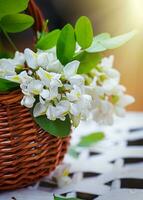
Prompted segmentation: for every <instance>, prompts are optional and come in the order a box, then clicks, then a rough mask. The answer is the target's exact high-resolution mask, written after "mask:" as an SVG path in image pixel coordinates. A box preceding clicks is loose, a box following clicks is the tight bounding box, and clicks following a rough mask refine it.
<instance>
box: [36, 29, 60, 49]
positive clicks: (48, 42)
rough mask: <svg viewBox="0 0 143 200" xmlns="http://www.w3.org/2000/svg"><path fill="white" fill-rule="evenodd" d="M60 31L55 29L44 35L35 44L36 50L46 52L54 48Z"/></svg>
mask: <svg viewBox="0 0 143 200" xmlns="http://www.w3.org/2000/svg"><path fill="white" fill-rule="evenodd" d="M60 32H61V31H60V30H59V29H56V30H54V31H51V32H49V33H44V34H43V35H42V36H41V37H40V39H39V40H38V42H37V44H36V48H38V49H42V50H47V49H51V48H52V47H54V46H56V44H57V40H58V37H59V35H60Z"/></svg>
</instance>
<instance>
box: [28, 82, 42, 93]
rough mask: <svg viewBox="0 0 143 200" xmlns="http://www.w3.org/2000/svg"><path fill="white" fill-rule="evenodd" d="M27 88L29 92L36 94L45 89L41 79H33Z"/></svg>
mask: <svg viewBox="0 0 143 200" xmlns="http://www.w3.org/2000/svg"><path fill="white" fill-rule="evenodd" d="M27 90H28V92H29V93H32V94H34V95H39V94H40V93H41V92H42V90H43V84H42V82H41V81H40V80H32V81H31V82H30V83H29V84H28V86H27Z"/></svg>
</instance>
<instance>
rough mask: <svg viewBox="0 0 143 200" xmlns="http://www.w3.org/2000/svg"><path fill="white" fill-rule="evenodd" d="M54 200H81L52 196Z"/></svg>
mask: <svg viewBox="0 0 143 200" xmlns="http://www.w3.org/2000/svg"><path fill="white" fill-rule="evenodd" d="M54 200H82V199H79V198H72V197H58V196H54Z"/></svg>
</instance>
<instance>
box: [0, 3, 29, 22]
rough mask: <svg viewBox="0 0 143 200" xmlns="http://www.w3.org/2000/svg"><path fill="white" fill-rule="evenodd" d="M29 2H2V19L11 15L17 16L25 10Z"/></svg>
mask: <svg viewBox="0 0 143 200" xmlns="http://www.w3.org/2000/svg"><path fill="white" fill-rule="evenodd" d="M28 2H29V0H6V1H5V0H0V19H1V18H2V17H3V16H5V15H9V14H15V13H18V12H21V11H23V10H25V9H26V8H27V6H28Z"/></svg>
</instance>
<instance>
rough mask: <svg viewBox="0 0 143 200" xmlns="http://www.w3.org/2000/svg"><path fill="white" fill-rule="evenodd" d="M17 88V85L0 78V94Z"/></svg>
mask: <svg viewBox="0 0 143 200" xmlns="http://www.w3.org/2000/svg"><path fill="white" fill-rule="evenodd" d="M17 88H19V84H18V83H15V82H12V81H9V80H6V79H2V78H0V92H8V91H12V90H14V89H17Z"/></svg>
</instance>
